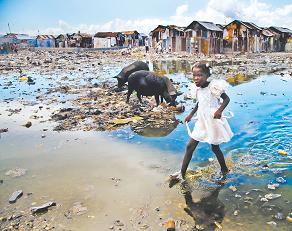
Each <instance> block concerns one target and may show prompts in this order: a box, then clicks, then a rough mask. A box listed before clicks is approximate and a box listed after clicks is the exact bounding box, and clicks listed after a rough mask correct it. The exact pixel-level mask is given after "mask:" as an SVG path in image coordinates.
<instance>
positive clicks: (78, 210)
mask: <svg viewBox="0 0 292 231" xmlns="http://www.w3.org/2000/svg"><path fill="white" fill-rule="evenodd" d="M71 211H72V214H74V215H78V216H80V215H83V214H85V213H86V212H87V207H85V206H83V205H82V203H81V202H76V203H74V205H73V207H72V208H71Z"/></svg>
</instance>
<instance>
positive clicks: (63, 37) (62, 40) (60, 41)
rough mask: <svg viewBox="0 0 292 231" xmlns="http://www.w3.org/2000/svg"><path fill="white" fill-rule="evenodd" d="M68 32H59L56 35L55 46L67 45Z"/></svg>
mask: <svg viewBox="0 0 292 231" xmlns="http://www.w3.org/2000/svg"><path fill="white" fill-rule="evenodd" d="M69 37H70V35H69V34H60V35H58V36H57V37H56V47H63V48H67V47H68V42H69V40H70V39H69Z"/></svg>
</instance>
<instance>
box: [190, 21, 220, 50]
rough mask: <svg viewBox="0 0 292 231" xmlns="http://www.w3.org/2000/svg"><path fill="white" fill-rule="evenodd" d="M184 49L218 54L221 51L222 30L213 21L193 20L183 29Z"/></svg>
mask: <svg viewBox="0 0 292 231" xmlns="http://www.w3.org/2000/svg"><path fill="white" fill-rule="evenodd" d="M185 36H186V51H187V52H189V53H203V54H205V55H210V54H218V53H222V51H223V39H222V38H223V30H222V29H220V28H219V27H218V26H216V25H215V24H214V23H213V22H203V21H193V22H192V23H191V24H190V25H188V26H187V28H186V29H185Z"/></svg>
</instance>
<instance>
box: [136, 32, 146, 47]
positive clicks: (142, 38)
mask: <svg viewBox="0 0 292 231" xmlns="http://www.w3.org/2000/svg"><path fill="white" fill-rule="evenodd" d="M138 37H139V46H145V40H146V39H148V36H147V35H146V34H144V33H140V34H139V36H138Z"/></svg>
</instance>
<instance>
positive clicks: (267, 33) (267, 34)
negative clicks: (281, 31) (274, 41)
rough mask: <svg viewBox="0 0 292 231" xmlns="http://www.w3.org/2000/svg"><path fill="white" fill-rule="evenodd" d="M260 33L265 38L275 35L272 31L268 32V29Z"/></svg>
mask: <svg viewBox="0 0 292 231" xmlns="http://www.w3.org/2000/svg"><path fill="white" fill-rule="evenodd" d="M262 33H263V35H265V36H267V37H273V36H274V35H275V33H273V32H272V31H270V30H268V29H263V31H262Z"/></svg>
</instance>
